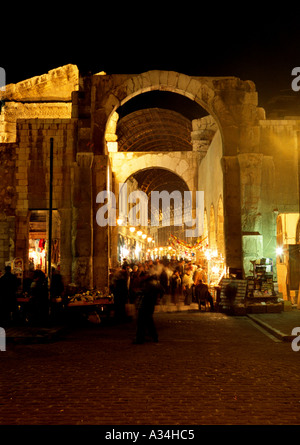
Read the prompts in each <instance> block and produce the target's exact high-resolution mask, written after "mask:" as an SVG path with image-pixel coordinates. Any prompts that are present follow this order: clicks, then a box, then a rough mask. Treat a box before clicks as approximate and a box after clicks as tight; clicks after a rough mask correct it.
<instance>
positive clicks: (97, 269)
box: [0, 65, 300, 287]
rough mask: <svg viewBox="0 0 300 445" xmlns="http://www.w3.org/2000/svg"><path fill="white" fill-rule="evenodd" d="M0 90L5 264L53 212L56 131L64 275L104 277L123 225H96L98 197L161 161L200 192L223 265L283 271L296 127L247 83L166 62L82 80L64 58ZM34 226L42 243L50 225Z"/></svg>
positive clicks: (295, 207) (93, 282) (0, 216)
mask: <svg viewBox="0 0 300 445" xmlns="http://www.w3.org/2000/svg"><path fill="white" fill-rule="evenodd" d="M0 94H1V100H2V103H4V104H5V105H4V106H3V107H2V109H1V115H0V141H1V144H0V150H1V159H3V163H2V166H3V167H1V168H2V169H3V171H1V173H2V184H1V194H0V212H1V213H0V237H1V238H0V239H1V243H0V267H1V268H3V266H4V264H5V262H7V261H10V260H11V259H12V258H14V257H18V258H20V259H21V260H22V261H23V264H24V269H25V270H28V267H29V257H28V251H29V240H30V223H31V221H30V215H31V214H32V212H37V211H44V212H47V210H48V209H49V185H50V169H49V153H50V151H49V150H50V140H51V139H52V140H53V178H52V179H53V181H52V184H53V195H52V196H53V202H52V204H53V209H54V210H55V211H57V215H58V216H59V220H60V234H57V235H56V238H55V241H56V253H57V252H59V255H58V256H56V258H59V263H60V267H61V273H62V275H63V276H64V278H65V281H66V282H75V283H77V284H79V285H81V286H87V287H94V286H95V287H103V286H104V285H106V284H107V280H108V269H109V265H110V264H112V262H113V261H115V260H116V252H117V241H116V240H117V239H118V236H117V233H116V227H117V226H109V225H107V226H104V225H102V226H100V225H98V224H97V219H96V216H97V212H98V211H99V207H100V206H101V205H102V203H101V202H99V201H98V199H97V197H98V196H99V193H101V192H103V191H108V192H111V193H114V194H115V195H118V189H119V184H122V183H124V182H125V181H126V180H127V179H128V178H129V177H132V176H134V175H136V174H138V172H141V171H145V170H148V171H151V170H155V169H161V170H160V173H161V175H162V176H161V178H162V182H163V181H166V178H167V176H166V175H167V173H166V174H164V172H171V173H172V174H173V175H175V176H176V177H178V178H181V180H182V181H184V182H185V183H186V184H187V186H188V188H189V190H190V191H192V192H196V191H203V192H204V230H205V233H206V234H207V236H208V240H209V242H210V243H211V245H212V246H215V247H216V248H217V249H218V250H219V251H222V253H223V255H224V257H225V259H226V265H227V267H228V268H232V269H240V270H241V271H242V273H243V275H244V276H247V275H248V274H249V273H250V270H251V267H252V263H251V261H253V260H255V259H257V258H262V257H265V258H272V259H273V266H274V279H275V280H276V279H277V275H276V267H275V266H276V246H277V245H276V227H277V220H278V219H277V218H278V216H279V215H280V217H281V218H282V220H283V221H285V219H284V218H283V215H298V213H299V191H298V179H297V178H298V161H297V160H298V145H299V137H298V135H299V131H300V125H299V120H298V119H297V118H295V117H294V118H293V119H284V120H283V119H280V120H274V119H273V120H269V119H266V116H265V112H264V110H263V109H261V108H260V107H258V97H257V92H256V89H255V85H254V84H253V83H252V82H251V81H242V80H240V79H238V78H236V77H194V76H187V75H185V74H181V73H176V72H172V71H160V70H154V71H149V72H146V73H141V74H136V75H129V74H114V75H106V74H105V73H103V72H102V73H99V74H95V75H89V76H86V77H82V76H81V75H80V74H79V73H78V69H77V67H75V66H73V65H67V66H65V67H61V68H58V69H56V70H52V71H50V72H49V73H48V74H45V75H43V76H40V77H35V78H34V79H28V80H26V81H24V82H20V83H19V84H16V85H7V87H6V91H5V92H1V93H0ZM175 176H174V177H175ZM147 180H148V181H150V182H151V178H150V176H149V175H147ZM150 182H149V184H148V186H149V187H150ZM193 210H195V201H194V202H193ZM115 211H116V215H118V211H119V209H118V200H117V201H116V209H115ZM45 215H46V214H45ZM45 218H46V223H47V216H45ZM296 219H297V217H296ZM290 220H293V223H295V224H294V225H295V227H296V224H297V221H294V219H293V218H292V216H291V217H290ZM46 227H47V224H46ZM39 235H40V239H45V240H46V241H47V238H48V234H47V228H46V229H45V228H44V229H43V231H41V232H39ZM295 243H296V242H295ZM46 246H47V242H46ZM57 246H59V249H58V247H57ZM277 247H278V246H277ZM41 260H42V259H41ZM277 260H278V258H277ZM280 261H281V260H280ZM281 265H282V261H281V263H280V269H282V268H281Z"/></svg>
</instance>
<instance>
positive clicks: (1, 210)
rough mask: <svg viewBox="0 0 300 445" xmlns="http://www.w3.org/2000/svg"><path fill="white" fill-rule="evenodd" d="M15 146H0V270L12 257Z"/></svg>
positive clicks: (15, 195)
mask: <svg viewBox="0 0 300 445" xmlns="http://www.w3.org/2000/svg"><path fill="white" fill-rule="evenodd" d="M16 148H17V147H16V144H0V270H1V271H2V272H3V271H4V267H5V263H6V262H8V261H10V260H12V259H13V257H14V240H15V233H14V232H15V216H14V215H15V208H16V202H17V193H16V177H15V166H16Z"/></svg>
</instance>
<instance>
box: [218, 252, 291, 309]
mask: <svg viewBox="0 0 300 445" xmlns="http://www.w3.org/2000/svg"><path fill="white" fill-rule="evenodd" d="M251 263H252V265H253V269H252V271H251V272H252V274H253V275H252V276H249V277H247V278H246V279H244V280H239V279H236V278H233V277H231V278H223V279H222V281H221V298H220V310H221V311H223V312H229V313H232V314H235V315H246V314H260V313H266V312H267V313H280V312H281V311H282V310H283V308H284V306H283V299H282V298H281V295H280V294H279V293H278V292H277V291H276V289H275V286H274V282H273V263H272V260H271V259H270V258H260V259H256V260H253V261H251Z"/></svg>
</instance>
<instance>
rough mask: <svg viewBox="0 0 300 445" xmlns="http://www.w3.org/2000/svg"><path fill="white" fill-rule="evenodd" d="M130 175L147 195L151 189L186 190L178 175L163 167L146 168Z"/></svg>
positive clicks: (186, 187) (170, 191) (159, 190)
mask: <svg viewBox="0 0 300 445" xmlns="http://www.w3.org/2000/svg"><path fill="white" fill-rule="evenodd" d="M132 177H133V178H134V179H135V180H136V181H137V183H138V188H139V189H140V190H142V191H143V192H145V193H146V194H147V195H148V196H149V195H150V193H151V192H152V191H158V192H161V191H163V190H166V191H167V192H169V193H172V192H173V191H174V190H178V191H180V192H181V194H182V196H183V192H184V191H188V190H189V189H188V186H187V184H186V183H185V181H184V180H183V179H182V178H180V176H178V175H176V174H175V173H173V172H171V171H169V170H167V169H164V168H146V169H144V170H139V171H138V172H136V173H134V174H133V175H132Z"/></svg>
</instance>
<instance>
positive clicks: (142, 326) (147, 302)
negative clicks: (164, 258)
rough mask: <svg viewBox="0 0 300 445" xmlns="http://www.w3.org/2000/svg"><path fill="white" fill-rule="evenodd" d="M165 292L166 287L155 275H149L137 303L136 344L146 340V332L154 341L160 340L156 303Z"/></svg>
mask: <svg viewBox="0 0 300 445" xmlns="http://www.w3.org/2000/svg"><path fill="white" fill-rule="evenodd" d="M163 294H164V289H163V287H162V285H161V284H160V282H159V281H158V280H157V279H156V277H155V276H151V275H150V276H149V277H147V278H146V279H145V280H144V281H143V283H142V287H141V292H140V295H139V299H138V303H137V329H136V338H135V340H134V341H133V343H135V344H142V343H144V342H145V337H146V333H148V334H149V336H150V337H152V340H153V341H154V342H158V334H157V330H156V326H155V323H154V320H153V313H154V308H155V305H156V303H157V301H158V299H159V298H161V297H162V296H163Z"/></svg>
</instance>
